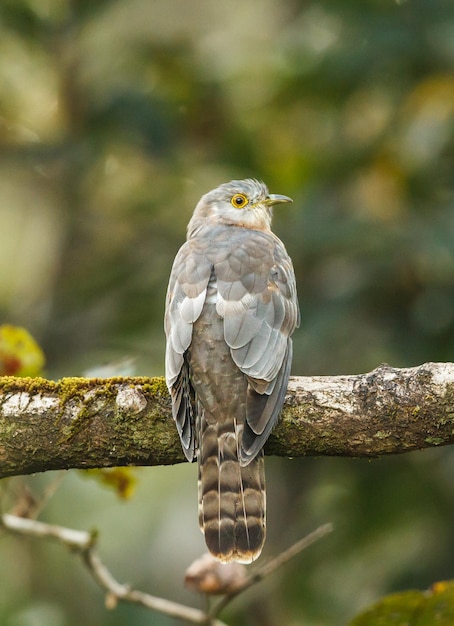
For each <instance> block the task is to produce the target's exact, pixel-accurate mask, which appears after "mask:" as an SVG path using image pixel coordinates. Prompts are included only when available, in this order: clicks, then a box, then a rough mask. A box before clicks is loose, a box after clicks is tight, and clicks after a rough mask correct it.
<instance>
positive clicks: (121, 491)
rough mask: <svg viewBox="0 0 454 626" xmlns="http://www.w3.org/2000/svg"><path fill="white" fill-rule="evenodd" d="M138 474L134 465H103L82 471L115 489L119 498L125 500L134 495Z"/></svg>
mask: <svg viewBox="0 0 454 626" xmlns="http://www.w3.org/2000/svg"><path fill="white" fill-rule="evenodd" d="M136 474H137V473H136V469H135V468H133V467H102V468H100V469H92V470H83V471H81V475H82V476H85V477H89V478H93V479H94V480H95V481H98V482H99V483H100V484H101V485H103V486H105V487H108V488H109V489H113V490H114V491H115V493H116V494H117V496H118V497H119V498H123V499H125V500H129V498H132V497H133V495H134V492H135V490H136V486H137V475H136Z"/></svg>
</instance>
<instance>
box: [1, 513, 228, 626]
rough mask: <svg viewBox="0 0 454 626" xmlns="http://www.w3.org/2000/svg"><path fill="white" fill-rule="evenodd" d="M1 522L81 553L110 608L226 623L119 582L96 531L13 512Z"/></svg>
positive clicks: (216, 625) (215, 625)
mask: <svg viewBox="0 0 454 626" xmlns="http://www.w3.org/2000/svg"><path fill="white" fill-rule="evenodd" d="M0 523H1V524H2V525H3V526H4V528H6V529H7V530H9V531H11V532H14V533H18V534H21V535H27V536H31V537H39V538H43V537H44V538H49V539H56V540H57V541H59V542H60V543H62V544H64V545H66V546H67V547H69V548H71V549H72V550H74V551H76V552H78V553H79V554H80V555H81V557H82V560H83V561H84V563H85V564H86V566H87V568H88V570H89V571H90V573H91V575H92V576H93V578H94V579H95V580H96V582H97V583H98V585H99V586H100V587H102V589H104V590H105V591H106V592H107V605H108V606H109V607H112V608H113V607H114V606H115V604H116V603H117V601H123V602H132V603H135V604H140V605H142V606H144V607H146V608H148V609H152V610H154V611H159V612H160V613H165V614H166V615H170V616H171V617H176V618H178V619H181V620H184V621H186V622H190V623H191V624H210V626H227V625H226V624H225V623H224V622H221V621H220V620H217V619H214V618H211V617H209V616H208V615H207V614H206V613H205V612H204V611H200V610H199V609H194V608H192V607H188V606H185V605H184V604H179V603H177V602H172V601H171V600H166V599H164V598H158V597H156V596H152V595H150V594H149V593H144V592H142V591H138V590H135V589H131V588H130V587H129V585H125V584H122V583H119V582H118V581H117V580H116V579H115V578H114V577H113V576H112V574H111V573H110V571H109V569H108V568H107V567H106V566H105V565H104V563H103V562H102V561H101V559H100V558H99V556H98V555H97V554H96V552H95V549H94V548H95V545H96V536H95V535H94V534H93V533H89V532H86V531H80V530H74V529H72V528H66V527H64V526H57V525H53V524H46V523H44V522H38V521H36V520H33V519H26V518H22V517H17V516H16V515H10V514H4V515H2V516H0Z"/></svg>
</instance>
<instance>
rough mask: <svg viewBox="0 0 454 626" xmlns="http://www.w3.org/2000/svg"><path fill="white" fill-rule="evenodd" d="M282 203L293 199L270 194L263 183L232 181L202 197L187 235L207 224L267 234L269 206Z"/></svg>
mask: <svg viewBox="0 0 454 626" xmlns="http://www.w3.org/2000/svg"><path fill="white" fill-rule="evenodd" d="M283 202H292V199H291V198H289V197H288V196H282V195H280V194H273V193H269V191H268V187H267V186H266V185H265V183H262V182H260V181H258V180H255V179H254V178H246V179H245V180H232V181H230V182H229V183H224V184H222V185H219V187H216V189H213V190H212V191H209V192H208V193H207V194H205V195H204V196H202V198H201V199H200V201H199V202H198V204H197V206H196V208H195V210H194V214H193V216H192V219H191V221H190V222H189V226H188V236H192V235H193V234H195V233H196V232H198V231H199V229H200V228H201V227H203V225H204V224H206V223H208V224H211V225H213V224H228V225H231V226H242V227H244V228H252V229H254V230H264V231H269V230H270V227H271V218H272V207H273V205H275V204H281V203H283Z"/></svg>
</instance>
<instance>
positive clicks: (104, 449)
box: [0, 363, 454, 478]
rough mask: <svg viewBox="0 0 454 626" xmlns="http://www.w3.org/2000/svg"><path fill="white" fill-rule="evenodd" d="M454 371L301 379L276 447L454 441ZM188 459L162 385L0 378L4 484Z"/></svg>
mask: <svg viewBox="0 0 454 626" xmlns="http://www.w3.org/2000/svg"><path fill="white" fill-rule="evenodd" d="M453 426H454V364H453V363H426V364H424V365H421V366H419V367H413V368H406V369H396V368H392V367H390V366H388V365H381V366H380V367H378V368H377V369H375V370H373V371H372V372H369V373H367V374H358V375H351V376H310V377H294V378H292V379H291V380H290V383H289V387H288V393H287V397H286V400H285V405H284V409H283V411H282V415H281V419H280V421H279V423H278V425H277V426H276V428H275V430H274V431H273V433H272V435H271V437H270V440H269V442H268V444H267V446H266V452H267V454H277V455H280V456H289V457H297V456H305V455H337V456H356V457H376V456H380V455H384V454H397V453H401V452H407V451H410V450H415V449H423V448H429V447H433V446H441V445H448V444H451V443H454V428H453ZM183 460H184V456H183V454H182V452H181V448H180V443H179V440H178V435H177V432H176V429H175V426H174V424H173V421H172V419H171V407H170V398H169V395H168V393H167V389H166V386H165V383H164V381H163V379H162V378H111V379H97V378H94V379H86V378H64V379H62V380H60V381H57V382H53V381H49V380H45V379H42V378H34V379H26V378H13V377H3V378H2V377H0V478H1V477H5V476H13V475H19V474H29V473H32V472H40V471H46V470H51V469H68V468H85V469H86V468H93V467H112V466H116V465H166V464H172V463H179V462H181V461H183Z"/></svg>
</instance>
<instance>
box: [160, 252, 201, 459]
mask: <svg viewBox="0 0 454 626" xmlns="http://www.w3.org/2000/svg"><path fill="white" fill-rule="evenodd" d="M211 268H212V265H211V263H210V262H209V261H208V259H207V258H206V257H205V256H204V255H202V254H198V253H197V250H196V249H195V247H194V245H193V244H191V242H186V243H185V244H184V245H183V246H182V247H181V248H180V250H179V252H178V254H177V256H176V258H175V261H174V264H173V267H172V271H171V274H170V281H169V287H168V289H167V298H166V311H165V317H164V329H165V333H166V337H167V344H166V382H167V386H168V388H169V391H170V394H171V396H172V414H173V417H174V419H175V422H176V425H177V429H178V434H179V435H180V439H181V444H182V447H183V450H184V453H185V455H186V457H187V458H188V460H189V461H192V460H193V458H194V454H195V449H196V446H197V442H196V440H195V429H194V419H195V399H194V391H193V389H192V386H191V382H190V378H189V370H188V365H187V363H186V361H185V352H186V350H187V349H188V348H189V346H190V344H191V339H192V328H193V323H194V322H195V321H196V320H197V319H198V317H199V316H200V314H201V312H202V309H203V305H204V303H205V299H206V292H207V285H208V282H209V280H210V275H211Z"/></svg>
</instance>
